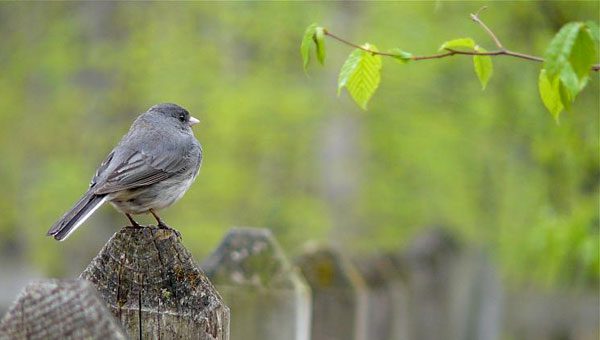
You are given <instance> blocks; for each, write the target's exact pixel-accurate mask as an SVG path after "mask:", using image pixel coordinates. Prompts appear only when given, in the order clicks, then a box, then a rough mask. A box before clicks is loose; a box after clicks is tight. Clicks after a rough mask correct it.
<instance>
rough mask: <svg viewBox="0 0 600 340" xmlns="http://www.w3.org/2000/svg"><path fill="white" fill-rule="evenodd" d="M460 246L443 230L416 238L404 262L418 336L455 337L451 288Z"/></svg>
mask: <svg viewBox="0 0 600 340" xmlns="http://www.w3.org/2000/svg"><path fill="white" fill-rule="evenodd" d="M456 253H457V245H456V242H455V240H454V239H453V238H452V237H451V236H450V235H449V234H447V233H446V232H445V231H443V230H441V229H432V230H429V231H427V232H425V233H424V234H422V235H421V236H420V237H417V238H416V239H414V240H413V241H412V242H411V244H410V246H409V248H408V249H407V251H406V252H405V253H404V254H403V256H401V259H400V261H401V262H402V263H403V265H404V266H406V273H407V281H408V286H409V290H410V309H411V330H412V331H413V334H412V337H413V338H414V339H422V340H437V339H451V338H452V335H451V333H452V330H451V321H450V309H451V308H450V298H451V297H450V289H449V286H450V284H451V279H452V273H453V270H454V263H455V261H456Z"/></svg>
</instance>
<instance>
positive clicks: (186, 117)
mask: <svg viewBox="0 0 600 340" xmlns="http://www.w3.org/2000/svg"><path fill="white" fill-rule="evenodd" d="M148 113H150V114H155V115H159V116H162V117H166V118H167V119H168V122H170V123H172V124H175V125H176V126H178V127H180V128H183V129H187V128H189V127H191V126H192V125H195V124H198V123H200V121H199V120H198V119H196V118H194V117H192V116H190V113H189V112H188V110H186V109H184V108H182V107H181V106H179V105H177V104H171V103H164V104H157V105H154V106H152V107H151V108H150V109H149V110H148Z"/></svg>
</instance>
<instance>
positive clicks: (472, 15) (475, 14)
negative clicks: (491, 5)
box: [471, 6, 505, 50]
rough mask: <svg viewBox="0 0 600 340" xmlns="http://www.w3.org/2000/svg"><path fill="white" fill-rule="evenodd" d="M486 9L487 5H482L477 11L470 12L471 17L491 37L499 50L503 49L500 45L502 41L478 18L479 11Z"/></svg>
mask: <svg viewBox="0 0 600 340" xmlns="http://www.w3.org/2000/svg"><path fill="white" fill-rule="evenodd" d="M486 9H487V6H483V7H481V8H480V9H479V10H478V11H477V12H475V13H471V19H472V20H473V21H475V22H476V23H478V24H479V25H480V26H481V27H482V28H483V29H484V30H485V31H486V32H487V34H488V35H489V36H490V37H491V38H492V40H494V43H496V46H498V48H499V49H500V50H505V48H504V46H502V43H501V42H500V39H498V37H497V36H496V35H495V34H494V32H492V30H491V29H490V28H489V27H487V25H486V24H484V23H483V21H481V19H479V13H481V12H483V11H484V10H486Z"/></svg>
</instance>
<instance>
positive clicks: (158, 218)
mask: <svg viewBox="0 0 600 340" xmlns="http://www.w3.org/2000/svg"><path fill="white" fill-rule="evenodd" d="M149 211H150V213H151V214H152V216H154V218H155V219H156V222H158V228H160V229H167V230H171V231H173V232H174V233H175V235H177V237H179V238H181V234H180V233H179V232H178V231H177V230H175V229H173V228H171V227H169V226H168V225H167V224H166V223H165V222H163V221H162V220H161V219H160V217H159V216H158V214H156V213H155V212H154V210H152V209H150V210H149Z"/></svg>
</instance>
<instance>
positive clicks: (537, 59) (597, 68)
mask: <svg viewBox="0 0 600 340" xmlns="http://www.w3.org/2000/svg"><path fill="white" fill-rule="evenodd" d="M486 8H487V7H486V6H484V7H482V8H481V9H479V11H477V12H476V13H472V14H471V19H472V20H473V21H475V22H476V23H477V24H479V25H480V26H481V27H482V28H483V30H484V31H485V32H486V33H487V34H488V35H489V36H490V38H492V40H493V41H494V43H495V44H496V46H497V47H498V50H496V51H489V52H477V51H460V50H454V49H450V48H446V49H445V50H446V51H447V52H444V53H438V54H432V55H423V56H412V57H411V58H410V59H411V60H414V61H419V60H430V59H441V58H446V57H451V56H453V55H473V56H475V55H481V56H501V55H504V56H509V57H514V58H519V59H524V60H529V61H535V62H540V63H542V62H544V58H541V57H538V56H534V55H529V54H525V53H521V52H515V51H511V50H508V49H506V48H505V47H504V45H502V43H501V42H500V39H498V37H497V36H496V34H494V32H493V31H492V30H491V29H490V28H489V27H488V26H487V25H486V24H485V23H484V22H483V21H482V20H481V19H480V18H479V13H481V12H482V11H483V10H485V9H486ZM323 33H324V34H325V35H327V36H329V37H331V38H333V39H335V40H337V41H339V42H341V43H343V44H345V45H348V46H351V47H354V48H358V49H360V50H363V51H365V52H369V53H371V54H372V55H381V56H386V57H398V55H397V54H394V53H389V52H379V51H373V50H370V49H368V48H365V47H363V46H360V45H357V44H355V43H352V42H350V41H348V40H346V39H343V38H341V37H339V36H337V35H335V34H333V33H331V32H329V31H328V30H326V29H324V30H323ZM591 70H592V71H595V72H598V71H600V64H595V65H592V67H591Z"/></svg>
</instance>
